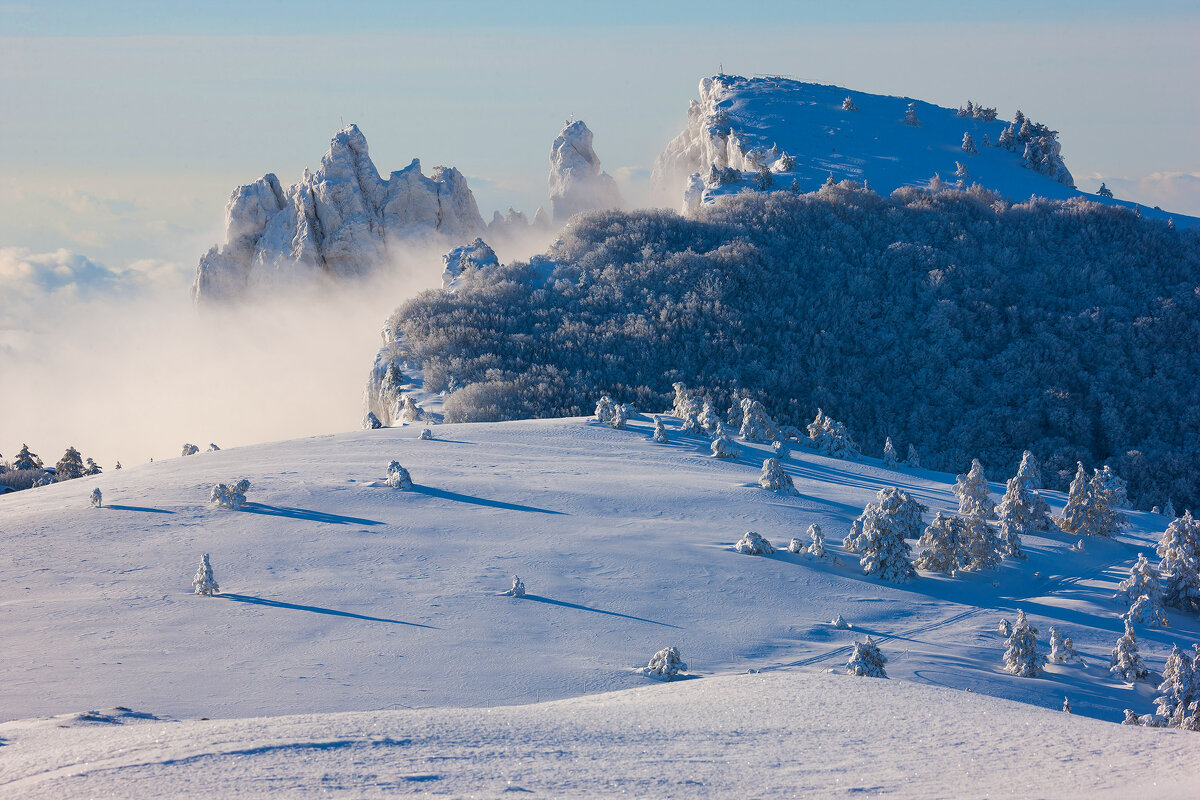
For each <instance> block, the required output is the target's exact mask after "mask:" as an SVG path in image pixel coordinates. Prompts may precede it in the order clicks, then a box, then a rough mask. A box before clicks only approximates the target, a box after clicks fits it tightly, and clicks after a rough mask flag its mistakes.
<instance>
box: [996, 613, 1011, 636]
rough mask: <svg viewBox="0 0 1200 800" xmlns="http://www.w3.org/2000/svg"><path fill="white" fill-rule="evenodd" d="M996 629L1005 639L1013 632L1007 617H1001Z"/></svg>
mask: <svg viewBox="0 0 1200 800" xmlns="http://www.w3.org/2000/svg"><path fill="white" fill-rule="evenodd" d="M996 630H997V631H999V633H1000V635H1001V636H1003V637H1004V638H1005V639H1007V638H1008V637H1010V636H1012V632H1013V627H1012V623H1011V622H1009V621H1008V620H1007V619H1005V618H1003V617H1001V618H1000V622H999V623H998V624H997V625H996Z"/></svg>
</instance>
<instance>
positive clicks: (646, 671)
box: [642, 647, 687, 681]
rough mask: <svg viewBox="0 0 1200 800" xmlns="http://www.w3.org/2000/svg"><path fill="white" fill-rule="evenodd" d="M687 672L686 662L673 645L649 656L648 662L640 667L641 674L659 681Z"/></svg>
mask: <svg viewBox="0 0 1200 800" xmlns="http://www.w3.org/2000/svg"><path fill="white" fill-rule="evenodd" d="M681 672H687V664H685V663H684V662H683V659H681V658H680V657H679V651H678V650H677V649H676V648H674V647H664V648H663V649H662V650H659V651H658V652H657V653H655V654H654V655H652V656H650V663H648V664H646V666H645V667H643V668H642V674H643V675H645V676H646V677H647V678H657V679H658V680H660V681H671V680H674V679H675V678H676V677H678V676H679V673H681Z"/></svg>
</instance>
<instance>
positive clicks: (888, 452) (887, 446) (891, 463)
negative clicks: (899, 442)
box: [883, 436, 900, 469]
mask: <svg viewBox="0 0 1200 800" xmlns="http://www.w3.org/2000/svg"><path fill="white" fill-rule="evenodd" d="M899 463H900V459H899V458H897V457H896V448H895V447H894V446H892V437H890V436H889V437H887V439H885V440H884V442H883V465H884V466H885V467H887V468H888V469H894V468H895V467H896V465H897V464H899Z"/></svg>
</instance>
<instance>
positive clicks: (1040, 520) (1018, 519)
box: [996, 461, 1052, 558]
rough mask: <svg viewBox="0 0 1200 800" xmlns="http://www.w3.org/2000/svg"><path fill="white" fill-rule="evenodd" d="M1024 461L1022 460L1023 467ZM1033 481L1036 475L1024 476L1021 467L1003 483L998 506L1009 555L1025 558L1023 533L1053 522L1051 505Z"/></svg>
mask: <svg viewBox="0 0 1200 800" xmlns="http://www.w3.org/2000/svg"><path fill="white" fill-rule="evenodd" d="M1024 464H1025V462H1024V461H1022V467H1023V466H1024ZM1033 482H1034V478H1032V477H1022V475H1021V471H1020V470H1018V471H1017V474H1016V476H1014V477H1012V478H1009V479H1008V482H1007V483H1006V484H1005V485H1004V486H1005V491H1004V497H1003V498H1002V499H1001V500H1000V505H998V506H997V507H996V516H997V518H998V519H999V521H1000V539H1001V541H1002V543H1003V550H1004V555H1006V556H1009V557H1010V558H1025V554H1024V552H1023V551H1022V550H1021V537H1022V536H1024V535H1026V534H1029V533H1032V532H1035V531H1045V530H1049V529H1050V526H1051V524H1052V521H1051V518H1050V506H1048V505H1047V504H1046V500H1045V499H1044V498H1043V497H1042V495H1041V494H1040V493H1039V492H1038V491H1037V490H1036V489H1034V488H1033V487H1032V486H1031V484H1032V483H1033Z"/></svg>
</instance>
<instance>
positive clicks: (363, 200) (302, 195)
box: [193, 125, 484, 302]
mask: <svg viewBox="0 0 1200 800" xmlns="http://www.w3.org/2000/svg"><path fill="white" fill-rule="evenodd" d="M483 229H484V224H483V219H482V218H481V217H480V216H479V209H478V207H477V206H476V205H475V198H474V196H473V195H472V194H471V190H470V188H469V187H468V186H467V181H466V178H464V177H463V176H462V173H460V172H459V171H458V170H456V169H454V168H453V167H436V168H435V169H434V170H433V174H432V175H431V176H428V177H427V176H425V175H424V174H423V173H422V172H421V163H420V161H418V160H416V159H413V162H412V163H411V164H410V165H409V166H407V167H405V168H404V169H402V170H400V171H398V172H393V173H392V174H391V176H390V177H389V178H388V179H387V180H384V179H382V178H380V176H379V172H378V171H377V170H376V168H375V165H374V163H372V161H371V157H370V155H369V153H368V150H367V140H366V137H364V136H363V134H362V132H361V131H360V130H359V129H358V126H356V125H349V126H347V127H346V128H343V129H342V130H340V131H338V133H337V135H335V136H334V137H333V141H332V142H330V145H329V151H328V152H327V153H326V154H325V155H324V157H322V159H321V166H320V167H319V168H318V169H317V171H316V172H309V171H308V170H305V171H304V175H303V177H301V179H300V180H299V181H298V182H297V183H294V184H292V185H291V186H289V187H287V188H286V189H285V188H283V187H282V186H281V185H280V183H279V180H278V178H276V177H275V176H274V175H270V174H268V175H264V176H263V177H262V178H260V179H259V180H257V181H255V182H254V183H250V184H247V185H245V186H239V187H238V188H237V189H235V190H234V191H233V194H232V195H231V196H230V198H229V204H228V205H227V206H226V208H225V244H224V245H223V246H219V247H213V248H212V249H211V250H209V251H208V253H206V254H205V255H204V256H203V257H202V258H201V259H200V264H199V266H198V267H197V270H196V281H195V284H194V285H193V295H194V297H195V299H196V300H197V302H202V301H212V300H218V301H219V300H226V299H232V298H235V297H238V296H240V295H242V294H244V293H245V292H246V291H248V290H251V289H252V288H253V287H255V286H258V285H271V284H275V283H279V282H288V281H291V280H295V279H298V278H303V277H312V276H317V275H322V274H323V275H326V276H329V277H332V278H351V277H356V276H361V275H366V274H368V273H369V272H371V271H372V270H373V269H375V268H376V267H378V266H379V265H380V264H382V263H384V262H385V261H386V259H387V255H388V248H389V247H391V246H394V245H395V244H397V243H400V242H411V241H412V240H433V241H437V242H443V243H446V242H448V243H451V244H458V243H461V242H463V241H469V240H471V239H472V238H474V237H475V236H477V235H478V234H479V233H481V232H482V231H483Z"/></svg>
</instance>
